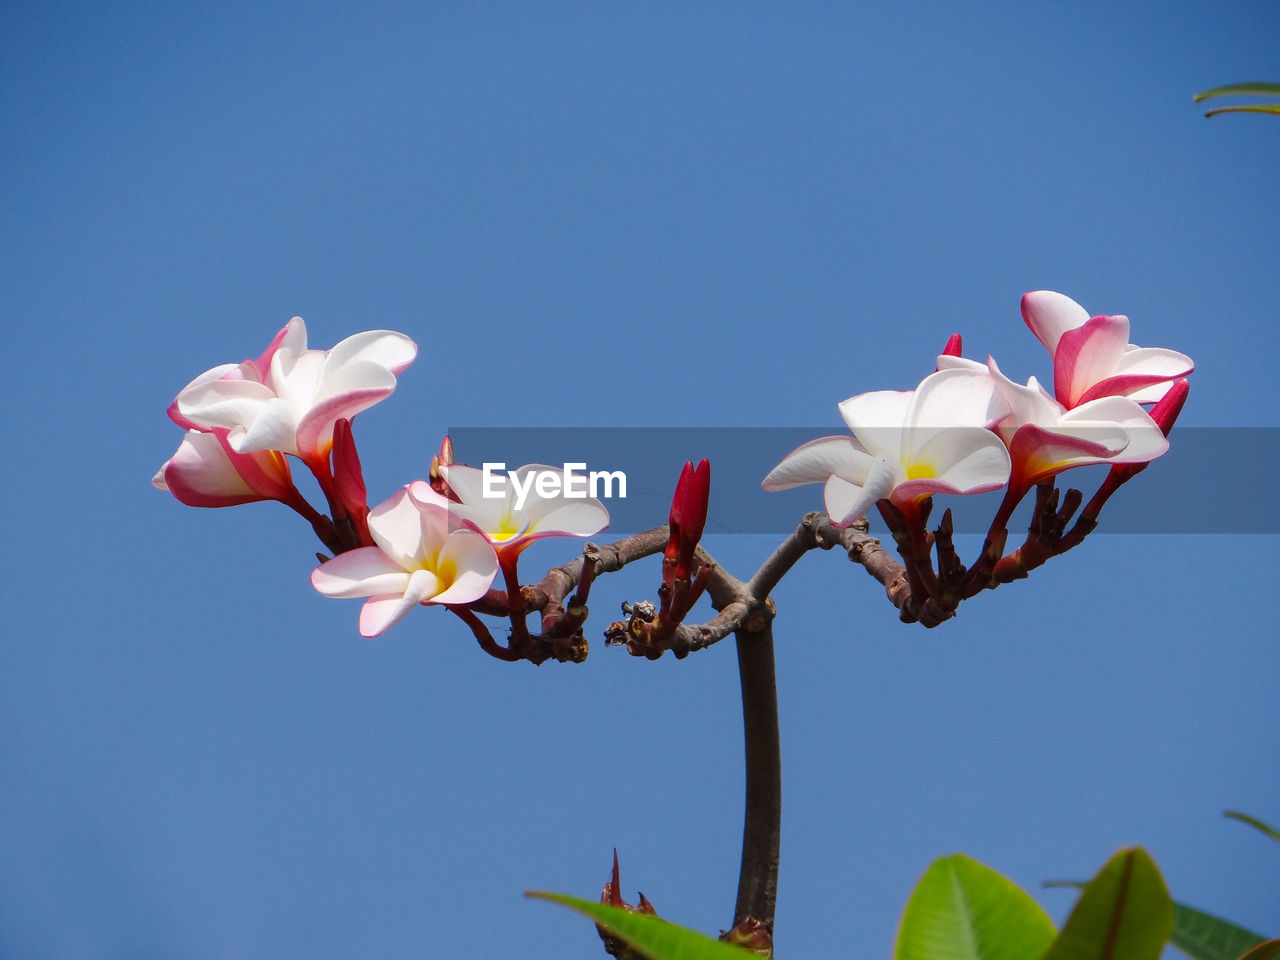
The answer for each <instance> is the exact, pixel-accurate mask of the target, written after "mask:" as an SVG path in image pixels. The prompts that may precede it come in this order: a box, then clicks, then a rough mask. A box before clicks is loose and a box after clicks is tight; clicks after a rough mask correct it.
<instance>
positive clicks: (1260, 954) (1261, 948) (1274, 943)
mask: <svg viewBox="0 0 1280 960" xmlns="http://www.w3.org/2000/svg"><path fill="white" fill-rule="evenodd" d="M1276 957H1280V940H1268V941H1267V942H1266V943H1260V944H1258V945H1257V946H1256V947H1254V948H1253V949H1252V950H1250V951H1249V952H1248V953H1246V954H1244V955H1243V956H1242V957H1240V960H1275V958H1276Z"/></svg>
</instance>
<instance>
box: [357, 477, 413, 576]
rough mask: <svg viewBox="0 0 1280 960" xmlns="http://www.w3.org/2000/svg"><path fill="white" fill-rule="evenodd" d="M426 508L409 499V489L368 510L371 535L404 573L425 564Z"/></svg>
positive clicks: (401, 490)
mask: <svg viewBox="0 0 1280 960" xmlns="http://www.w3.org/2000/svg"><path fill="white" fill-rule="evenodd" d="M423 509H424V508H420V507H419V505H418V504H417V503H416V502H415V501H414V500H413V499H412V498H411V497H410V496H409V491H408V489H400V490H397V491H396V492H395V493H394V494H392V495H391V496H390V497H389V498H388V499H386V500H384V501H383V502H382V503H380V504H378V505H377V506H376V507H374V508H373V509H372V510H370V511H369V532H370V533H371V534H372V535H373V539H374V542H375V543H377V545H378V546H379V547H381V548H382V551H383V552H384V553H385V554H386V555H387V556H389V557H390V558H391V559H392V560H394V561H395V562H396V563H398V564H400V566H401V567H403V568H404V569H405V570H416V569H418V568H419V567H421V566H422V565H423V561H424V559H425V556H424V550H423V546H424V545H423V517H422V513H423Z"/></svg>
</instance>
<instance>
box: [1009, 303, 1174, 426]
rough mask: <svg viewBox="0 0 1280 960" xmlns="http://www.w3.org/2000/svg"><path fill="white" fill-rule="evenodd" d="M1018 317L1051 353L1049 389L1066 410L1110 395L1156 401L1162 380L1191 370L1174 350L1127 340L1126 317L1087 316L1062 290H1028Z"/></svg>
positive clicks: (1163, 390) (1161, 389)
mask: <svg viewBox="0 0 1280 960" xmlns="http://www.w3.org/2000/svg"><path fill="white" fill-rule="evenodd" d="M1022 317H1023V319H1024V320H1025V321H1026V323H1027V326H1028V327H1030V328H1031V332H1032V333H1034V334H1035V335H1036V337H1037V338H1038V339H1039V340H1040V342H1041V343H1043V344H1044V345H1045V348H1046V349H1047V350H1048V351H1049V354H1050V356H1052V357H1053V392H1054V395H1055V396H1056V398H1057V400H1058V402H1059V403H1061V404H1062V405H1063V406H1066V407H1068V408H1071V407H1078V406H1080V405H1081V404H1083V403H1088V402H1089V401H1090V400H1097V399H1098V398H1099V397H1111V396H1122V397H1130V398H1131V399H1133V400H1134V401H1136V402H1138V403H1155V402H1156V401H1157V400H1159V399H1160V398H1161V397H1162V396H1163V395H1164V392H1165V389H1166V384H1168V383H1170V382H1171V381H1173V380H1177V379H1178V378H1179V377H1185V376H1186V375H1187V374H1189V373H1191V371H1192V370H1194V369H1195V364H1194V363H1192V362H1191V358H1190V357H1188V356H1186V355H1185V354H1181V353H1178V352H1177V351H1176V350H1166V349H1164V348H1162V347H1139V346H1137V345H1136V344H1132V343H1129V318H1128V317H1125V316H1113V317H1106V316H1100V317H1090V316H1089V312H1088V311H1087V310H1085V308H1084V307H1082V306H1080V304H1078V303H1076V302H1075V301H1074V300H1072V299H1071V298H1070V297H1067V296H1064V295H1063V294H1061V293H1054V292H1053V291H1051V290H1036V291H1034V292H1032V293H1028V294H1026V295H1025V296H1024V297H1023V298H1022Z"/></svg>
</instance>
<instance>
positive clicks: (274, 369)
mask: <svg viewBox="0 0 1280 960" xmlns="http://www.w3.org/2000/svg"><path fill="white" fill-rule="evenodd" d="M323 370H324V352H323V351H321V350H305V351H303V352H302V353H294V352H293V351H292V350H284V349H281V350H277V351H276V353H275V356H273V357H272V358H271V372H270V374H269V375H268V377H267V386H269V387H270V388H271V389H272V390H274V391H275V392H276V396H278V397H281V398H283V399H284V400H287V401H288V402H289V403H291V404H293V405H294V406H295V407H297V408H298V413H299V416H300V415H301V414H302V413H303V412H304V411H306V410H307V408H308V407H310V406H311V404H312V401H313V399H314V398H315V395H316V390H317V388H318V387H319V385H320V374H321V372H322V371H323Z"/></svg>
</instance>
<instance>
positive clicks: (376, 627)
mask: <svg viewBox="0 0 1280 960" xmlns="http://www.w3.org/2000/svg"><path fill="white" fill-rule="evenodd" d="M415 606H416V604H412V603H405V599H404V597H403V596H402V595H401V594H398V593H396V594H391V595H389V596H382V597H370V598H369V599H368V600H366V601H365V602H364V606H363V607H361V608H360V635H361V636H363V637H380V636H382V634H384V633H386V632H387V631H388V630H390V629H391V628H392V627H393V626H395V624H396V623H397V622H398V621H399V620H400V618H402V617H403V616H404V615H405V614H406V613H408V612H409V611H410V610H412V609H413V608H414V607H415Z"/></svg>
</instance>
